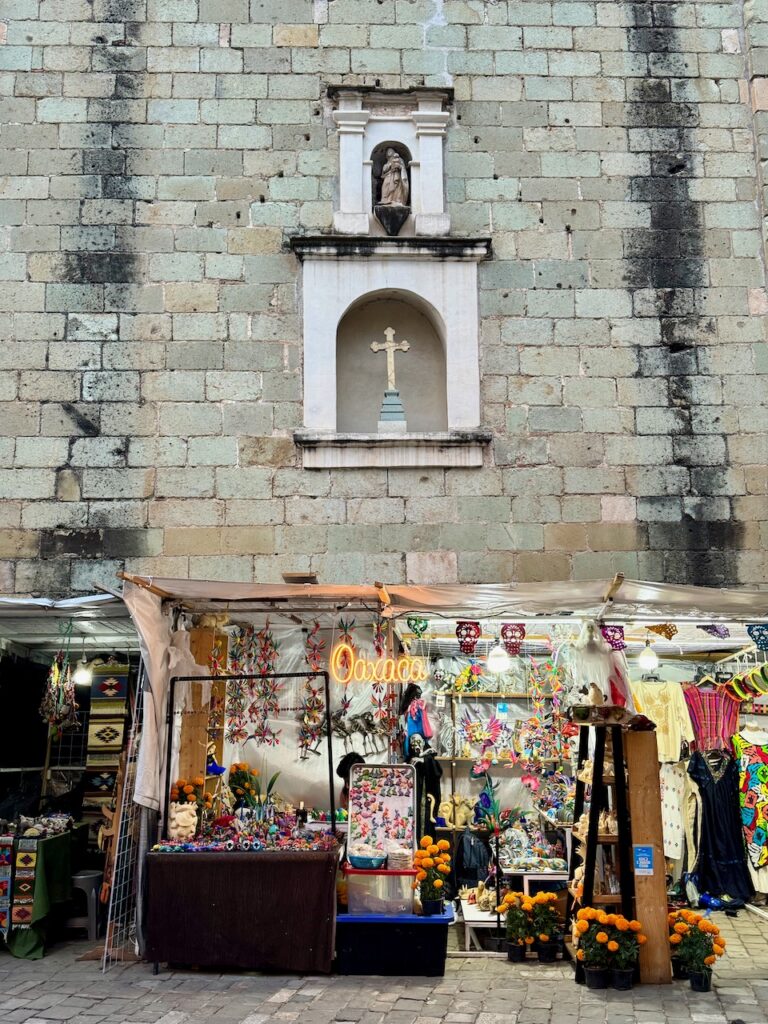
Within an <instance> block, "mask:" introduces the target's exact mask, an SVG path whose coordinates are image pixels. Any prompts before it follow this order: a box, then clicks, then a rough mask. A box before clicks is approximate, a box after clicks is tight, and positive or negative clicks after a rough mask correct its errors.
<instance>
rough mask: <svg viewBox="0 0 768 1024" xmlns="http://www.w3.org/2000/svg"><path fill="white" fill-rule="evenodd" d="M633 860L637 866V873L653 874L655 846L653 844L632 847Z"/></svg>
mask: <svg viewBox="0 0 768 1024" xmlns="http://www.w3.org/2000/svg"><path fill="white" fill-rule="evenodd" d="M632 854H633V861H634V866H635V874H636V875H652V874H653V847H652V846H633V847H632Z"/></svg>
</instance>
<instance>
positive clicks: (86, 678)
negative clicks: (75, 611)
mask: <svg viewBox="0 0 768 1024" xmlns="http://www.w3.org/2000/svg"><path fill="white" fill-rule="evenodd" d="M91 679H93V673H92V672H91V670H90V668H89V667H88V662H87V661H86V660H85V636H83V656H82V658H81V659H80V661H78V663H77V668H76V669H75V671H74V672H73V673H72V682H73V683H74V684H75V686H90V685H91Z"/></svg>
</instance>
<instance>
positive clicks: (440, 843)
mask: <svg viewBox="0 0 768 1024" xmlns="http://www.w3.org/2000/svg"><path fill="white" fill-rule="evenodd" d="M437 848H438V850H450V848H451V844H450V843H449V842H448V840H447V839H438V840H437Z"/></svg>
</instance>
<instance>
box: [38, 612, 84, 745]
mask: <svg viewBox="0 0 768 1024" xmlns="http://www.w3.org/2000/svg"><path fill="white" fill-rule="evenodd" d="M60 631H61V641H62V643H61V647H60V648H59V650H58V651H57V652H56V655H55V657H54V659H53V661H52V662H51V667H50V669H49V670H48V679H47V680H46V684H45V690H44V692H43V699H42V701H41V703H40V715H41V717H42V719H43V721H44V722H47V723H48V725H49V727H50V729H51V734H52V738H53V739H55V740H58V739H60V738H61V734H62V732H63V731H64V730H65V729H76V728H77V726H78V725H79V724H80V719H79V718H78V715H77V711H78V704H77V701H76V700H75V685H74V683H73V681H72V673H71V670H70V660H69V647H70V643H71V640H72V623H71V622H67V623H66V624H65V625H64V626H63V627H61V630H60Z"/></svg>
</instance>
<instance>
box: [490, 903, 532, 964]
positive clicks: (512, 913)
mask: <svg viewBox="0 0 768 1024" xmlns="http://www.w3.org/2000/svg"><path fill="white" fill-rule="evenodd" d="M496 912H497V913H498V914H502V915H503V916H504V918H505V921H506V929H507V959H508V960H511V961H512V962H513V963H522V962H523V961H524V960H525V954H526V953H527V951H528V947H529V946H532V945H533V941H534V940H533V935H532V934H531V930H532V927H533V924H532V920H531V915H532V914H533V903H532V902H531V900H530V899H529V897H528V896H526V895H525V893H522V892H508V893H506V894H505V896H504V898H503V899H502V901H501V906H498V907H497V908H496Z"/></svg>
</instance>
